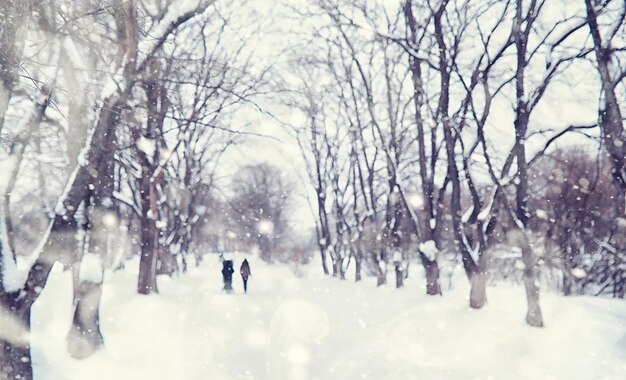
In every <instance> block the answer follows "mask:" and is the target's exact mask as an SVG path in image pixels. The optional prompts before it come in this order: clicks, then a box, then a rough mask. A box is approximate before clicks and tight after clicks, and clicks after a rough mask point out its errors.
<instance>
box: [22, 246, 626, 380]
mask: <svg viewBox="0 0 626 380" xmlns="http://www.w3.org/2000/svg"><path fill="white" fill-rule="evenodd" d="M245 257H246V258H247V259H248V261H250V263H251V267H252V270H253V272H254V277H252V279H251V280H250V289H249V293H248V294H243V292H242V286H241V282H240V281H237V280H238V278H235V280H236V281H234V286H235V293H234V294H231V295H229V294H224V293H222V292H221V275H220V273H219V270H220V262H219V260H218V257H217V255H215V257H212V256H210V257H207V258H206V259H205V261H204V263H203V264H202V266H201V267H200V268H197V269H195V268H194V269H192V270H191V272H190V273H188V274H185V275H182V276H180V277H178V278H172V279H170V278H169V277H159V279H158V280H159V289H160V291H161V293H160V294H159V295H152V296H140V295H137V294H135V291H134V289H135V286H136V272H137V267H138V262H137V260H134V261H132V262H130V263H129V264H128V265H126V268H127V270H126V272H115V273H107V276H106V277H105V282H104V290H103V292H104V293H103V302H102V309H101V310H102V317H101V325H102V332H103V335H104V338H105V344H106V348H105V349H104V350H103V351H101V352H99V353H96V354H95V355H94V356H92V357H90V358H88V359H86V360H84V361H77V360H73V359H71V358H69V357H68V355H67V353H66V350H65V344H66V343H65V335H66V333H67V331H68V330H69V327H70V323H71V315H72V314H71V311H72V305H71V303H72V297H71V275H70V273H69V272H62V271H61V268H60V267H59V266H56V267H55V268H54V270H53V273H52V274H51V277H50V280H49V285H48V286H47V287H46V288H45V289H44V291H43V292H42V295H41V297H40V299H39V300H38V301H37V302H36V304H35V305H34V308H33V317H32V321H33V331H32V341H33V363H34V366H35V379H36V380H52V379H59V378H62V379H66V380H74V379H76V380H78V379H94V380H98V379H112V378H117V379H131V378H138V379H150V380H160V379H163V380H165V379H173V378H176V379H183V378H184V379H191V380H194V379H198V380H199V379H205V378H206V377H207V375H208V374H210V376H211V378H214V379H267V380H280V379H345V380H350V379H390V380H391V379H451V380H455V379H463V380H465V379H487V378H493V379H564V380H565V379H567V380H570V379H590V378H598V379H620V378H622V375H623V374H624V371H626V362H625V361H624V357H625V355H626V344H624V342H625V341H626V334H625V333H624V331H626V328H625V327H626V326H625V321H626V303H624V302H623V301H618V300H610V299H600V298H590V297H570V298H563V297H561V296H558V295H555V294H548V293H543V294H542V297H541V301H542V307H543V313H544V318H545V321H546V327H545V328H544V329H535V328H531V327H528V326H527V325H526V324H525V323H524V315H525V312H526V305H525V295H524V291H523V289H522V288H521V287H506V286H505V287H497V288H489V289H488V297H489V305H488V307H486V308H484V309H482V310H470V309H469V308H468V306H467V294H468V286H467V280H465V279H464V278H462V277H459V278H456V279H455V289H454V290H452V291H448V292H446V291H445V290H444V296H443V297H428V296H426V295H424V293H425V291H424V284H423V283H424V280H423V278H422V274H421V273H420V272H418V271H417V270H413V271H411V277H410V278H409V279H407V280H406V282H405V286H406V287H405V289H403V290H400V291H398V290H396V289H394V288H393V287H392V286H383V287H378V288H377V287H376V286H375V285H374V284H375V280H374V279H373V278H366V280H365V281H364V282H362V283H353V282H351V281H339V280H336V279H333V278H328V277H323V276H322V275H321V274H318V273H319V272H320V268H319V267H318V264H317V263H316V264H315V266H313V267H310V266H309V267H305V268H304V269H303V271H304V277H303V278H296V277H295V276H294V275H293V274H292V272H291V271H290V270H289V269H288V268H287V267H285V266H280V265H275V266H267V265H265V264H263V263H262V262H260V261H259V260H258V259H256V257H252V256H245ZM234 259H235V265H236V266H237V265H238V264H239V263H240V262H241V261H242V260H243V256H242V255H241V254H237V255H234ZM416 321H418V323H416Z"/></svg>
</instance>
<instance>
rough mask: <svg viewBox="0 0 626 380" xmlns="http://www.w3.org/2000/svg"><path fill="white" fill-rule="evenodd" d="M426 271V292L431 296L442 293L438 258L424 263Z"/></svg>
mask: <svg viewBox="0 0 626 380" xmlns="http://www.w3.org/2000/svg"><path fill="white" fill-rule="evenodd" d="M424 270H425V271H426V294H428V295H429V296H435V295H441V294H442V293H441V286H440V285H439V265H438V264H437V261H436V260H432V261H429V262H428V263H426V264H425V265H424Z"/></svg>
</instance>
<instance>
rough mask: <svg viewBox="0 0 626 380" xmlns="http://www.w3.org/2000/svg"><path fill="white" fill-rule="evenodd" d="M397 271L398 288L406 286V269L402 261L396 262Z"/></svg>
mask: <svg viewBox="0 0 626 380" xmlns="http://www.w3.org/2000/svg"><path fill="white" fill-rule="evenodd" d="M394 265H395V271H396V288H397V289H399V288H402V287H403V286H404V271H403V269H402V262H400V261H396V262H394Z"/></svg>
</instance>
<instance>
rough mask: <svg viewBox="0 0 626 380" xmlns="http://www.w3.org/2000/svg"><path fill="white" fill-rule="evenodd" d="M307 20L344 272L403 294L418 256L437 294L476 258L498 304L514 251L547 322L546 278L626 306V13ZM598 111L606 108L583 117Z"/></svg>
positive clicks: (419, 8) (412, 6)
mask: <svg viewBox="0 0 626 380" xmlns="http://www.w3.org/2000/svg"><path fill="white" fill-rule="evenodd" d="M294 11H295V12H297V13H298V14H299V15H300V16H301V17H302V19H303V20H304V19H305V18H306V19H308V20H313V21H312V24H313V25H311V26H310V30H309V33H308V38H307V39H306V41H305V44H306V45H302V46H297V47H296V48H294V49H293V52H292V57H293V60H292V67H291V69H292V70H291V71H292V72H294V73H296V74H295V75H294V76H293V77H290V78H288V79H287V80H288V81H289V83H290V86H294V87H296V88H297V90H296V91H293V94H294V95H293V96H292V97H290V100H289V101H288V104H289V105H290V106H292V107H294V108H297V109H298V110H299V112H298V114H297V116H296V117H294V124H295V128H294V132H295V133H296V136H297V138H298V141H299V144H300V148H301V151H302V154H303V157H304V158H305V161H306V162H307V167H308V174H309V178H310V184H311V188H312V189H313V193H314V195H312V196H311V203H312V204H313V205H314V207H313V208H314V209H315V216H316V224H317V235H318V243H319V244H318V245H319V252H320V255H321V258H322V265H323V270H324V271H325V272H326V273H332V274H333V275H334V276H338V277H341V278H343V277H344V276H345V273H346V271H347V270H348V268H349V267H350V265H351V264H352V263H354V270H355V278H356V280H357V281H358V280H360V279H361V277H362V272H363V271H366V272H368V273H372V274H374V275H376V276H377V277H378V283H379V284H383V283H385V282H386V281H387V273H388V271H389V268H394V270H395V278H396V286H398V287H401V286H402V285H403V280H404V278H405V277H406V275H407V269H408V265H409V263H410V261H411V260H412V259H413V258H416V259H417V260H418V261H419V262H420V263H421V265H422V266H423V268H424V271H425V273H426V276H425V277H426V292H427V293H428V294H431V295H435V294H440V293H441V284H440V280H439V271H440V268H439V266H440V262H441V259H442V257H444V256H445V255H447V254H453V255H458V257H459V258H460V260H461V262H462V264H463V268H464V270H465V273H466V274H467V278H468V280H469V281H470V283H471V294H470V296H469V300H470V306H471V307H473V308H481V307H483V306H484V305H485V303H486V300H487V296H486V284H487V282H488V277H489V272H490V271H494V270H496V271H498V272H501V273H503V272H504V271H505V269H502V263H503V262H506V261H507V260H509V258H511V257H513V258H514V260H513V261H512V262H511V261H510V260H509V262H511V263H512V264H513V265H515V266H516V268H518V269H517V271H513V272H514V273H513V275H515V277H516V278H518V279H519V280H520V281H522V282H523V284H524V286H525V288H526V294H527V300H528V313H527V316H526V320H527V322H528V323H529V324H530V325H532V326H542V325H543V319H542V315H541V309H540V306H539V287H538V286H539V281H538V276H539V274H540V273H544V272H546V273H550V274H557V275H559V276H561V277H562V289H563V292H564V293H566V294H571V293H577V294H581V293H591V294H610V295H613V296H615V297H624V295H625V291H626V278H625V271H624V269H625V268H626V267H625V263H626V262H625V260H626V254H625V252H626V251H625V249H626V245H625V244H626V223H625V222H626V219H624V217H625V214H624V213H625V209H624V199H625V196H626V187H625V186H624V179H625V178H626V167H625V166H624V157H625V151H624V147H625V146H626V145H625V143H626V132H625V130H624V126H623V116H622V114H623V104H624V100H626V99H624V96H623V95H624V94H625V93H626V91H624V86H625V83H626V80H625V78H626V69H625V68H624V66H623V63H624V58H625V57H624V47H625V46H626V41H625V40H624V36H626V33H625V31H626V30H625V28H626V23H625V21H624V20H625V17H626V8H624V4H623V2H619V1H610V0H607V1H598V2H593V3H592V2H591V1H590V0H580V1H579V2H576V4H572V2H570V1H567V2H566V1H562V2H546V1H540V0H492V1H472V0H458V1H457V0H425V1H418V0H404V1H402V2H401V3H399V4H396V3H394V2H391V3H390V2H372V1H342V0H317V1H314V2H312V3H311V4H310V6H309V7H308V8H306V9H304V8H301V7H299V8H297V9H294ZM305 46H306V48H305ZM577 86H578V87H577ZM579 88H580V89H579ZM590 91H591V92H590ZM583 102H586V103H587V104H593V103H594V102H598V106H597V107H596V108H595V109H591V108H588V112H587V113H586V114H585V113H584V112H578V108H581V106H580V104H582V103H583ZM563 104H568V106H569V107H572V108H576V110H575V112H572V111H573V110H572V109H564V110H562V111H560V112H559V111H558V108H555V105H558V106H562V105H563ZM572 105H575V106H572ZM551 107H552V108H551ZM620 107H622V108H620ZM583 108H584V107H583ZM569 113H572V114H575V115H573V116H570V115H569ZM582 118H586V119H584V120H586V121H593V120H594V119H597V122H590V123H589V125H583V124H581V123H580V120H581V119H582ZM572 136H575V137H576V138H573V137H572ZM573 145H575V146H578V147H579V148H572V146H573ZM567 146H569V147H570V148H567ZM413 252H415V254H413ZM328 260H330V262H329V261H328ZM505 266H506V265H505ZM506 270H508V269H506ZM516 272H519V273H520V276H517V275H516ZM501 273H500V274H498V273H496V274H495V275H497V276H502V274H501Z"/></svg>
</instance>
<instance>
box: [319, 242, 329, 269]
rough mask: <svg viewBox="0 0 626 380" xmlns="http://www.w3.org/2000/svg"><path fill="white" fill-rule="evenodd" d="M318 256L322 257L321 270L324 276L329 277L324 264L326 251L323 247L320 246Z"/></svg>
mask: <svg viewBox="0 0 626 380" xmlns="http://www.w3.org/2000/svg"><path fill="white" fill-rule="evenodd" d="M320 256H321V257H322V269H323V270H324V274H325V275H329V274H330V272H329V271H328V264H327V263H326V249H325V248H324V246H323V245H320Z"/></svg>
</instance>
